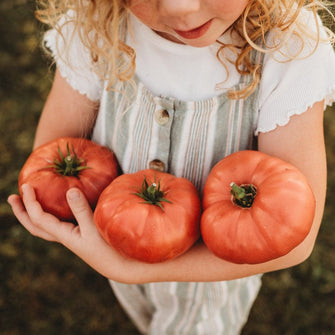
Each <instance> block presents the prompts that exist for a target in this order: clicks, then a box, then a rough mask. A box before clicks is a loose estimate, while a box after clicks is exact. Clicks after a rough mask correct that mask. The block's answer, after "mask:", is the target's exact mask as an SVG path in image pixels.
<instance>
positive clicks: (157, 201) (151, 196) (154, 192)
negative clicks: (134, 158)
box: [133, 176, 172, 212]
mask: <svg viewBox="0 0 335 335" xmlns="http://www.w3.org/2000/svg"><path fill="white" fill-rule="evenodd" d="M133 194H135V195H137V196H139V197H140V198H142V199H143V200H145V201H143V204H150V205H155V206H158V207H159V208H160V209H161V210H162V211H163V212H164V208H163V205H162V204H161V202H167V203H169V204H172V202H171V201H170V200H167V199H165V198H164V195H165V192H164V191H162V190H161V185H160V180H158V183H157V182H156V180H154V182H153V183H151V184H150V185H149V183H148V182H147V178H146V176H144V180H143V183H142V187H141V189H140V190H139V192H137V193H133Z"/></svg>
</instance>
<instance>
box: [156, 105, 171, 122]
mask: <svg viewBox="0 0 335 335" xmlns="http://www.w3.org/2000/svg"><path fill="white" fill-rule="evenodd" d="M169 118H170V116H169V112H168V111H167V110H166V109H158V110H156V111H155V119H156V121H157V123H158V124H160V125H161V126H164V125H166V124H167V123H168V122H169Z"/></svg>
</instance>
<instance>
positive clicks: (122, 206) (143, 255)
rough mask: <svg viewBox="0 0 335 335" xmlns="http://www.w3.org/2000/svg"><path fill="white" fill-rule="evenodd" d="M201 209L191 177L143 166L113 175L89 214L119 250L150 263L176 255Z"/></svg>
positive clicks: (195, 229) (189, 241) (196, 230)
mask: <svg viewBox="0 0 335 335" xmlns="http://www.w3.org/2000/svg"><path fill="white" fill-rule="evenodd" d="M200 214H201V203H200V199H199V197H198V192H197V190H196V188H195V187H194V185H193V184H192V183H191V182H190V181H188V180H187V179H184V178H177V177H175V176H173V175H171V174H168V173H164V172H159V171H155V170H150V169H148V170H142V171H139V172H136V173H133V174H124V175H121V176H119V177H118V178H116V179H115V180H114V181H113V182H112V183H111V184H110V185H109V186H108V187H107V188H106V189H105V190H104V191H103V193H102V194H101V196H100V198H99V200H98V203H97V207H96V209H95V212H94V220H95V224H96V226H97V228H98V230H99V232H100V234H101V235H102V237H103V238H104V239H105V240H106V242H107V243H109V244H110V245H111V246H112V247H113V248H114V249H115V250H117V251H118V252H120V253H121V254H122V255H124V256H126V257H129V258H133V259H137V260H139V261H143V262H148V263H155V262H162V261H166V260H168V259H172V258H175V257H177V256H179V255H181V254H182V253H184V252H186V251H187V250H188V249H189V248H190V247H191V246H192V245H193V244H194V242H195V241H197V240H198V238H199V236H200V227H199V221H200Z"/></svg>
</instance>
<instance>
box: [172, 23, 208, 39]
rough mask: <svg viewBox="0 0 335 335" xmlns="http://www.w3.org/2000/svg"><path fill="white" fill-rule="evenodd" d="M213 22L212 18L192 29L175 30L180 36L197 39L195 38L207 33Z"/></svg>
mask: <svg viewBox="0 0 335 335" xmlns="http://www.w3.org/2000/svg"><path fill="white" fill-rule="evenodd" d="M211 24H212V20H209V21H207V22H206V23H204V24H203V25H201V26H199V27H197V28H194V29H191V30H187V31H185V30H174V31H175V32H176V33H177V34H178V35H179V36H180V37H182V38H186V39H195V38H199V37H201V36H203V35H205V34H206V32H207V30H208V29H209V28H210V26H211Z"/></svg>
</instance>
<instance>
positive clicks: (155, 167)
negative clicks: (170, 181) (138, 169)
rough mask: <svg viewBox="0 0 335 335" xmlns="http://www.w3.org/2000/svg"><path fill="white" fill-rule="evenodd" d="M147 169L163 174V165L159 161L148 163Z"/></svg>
mask: <svg viewBox="0 0 335 335" xmlns="http://www.w3.org/2000/svg"><path fill="white" fill-rule="evenodd" d="M149 168H150V169H153V170H156V171H160V172H164V171H165V164H164V163H163V162H162V161H160V160H159V159H154V160H152V161H151V162H150V163H149Z"/></svg>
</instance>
